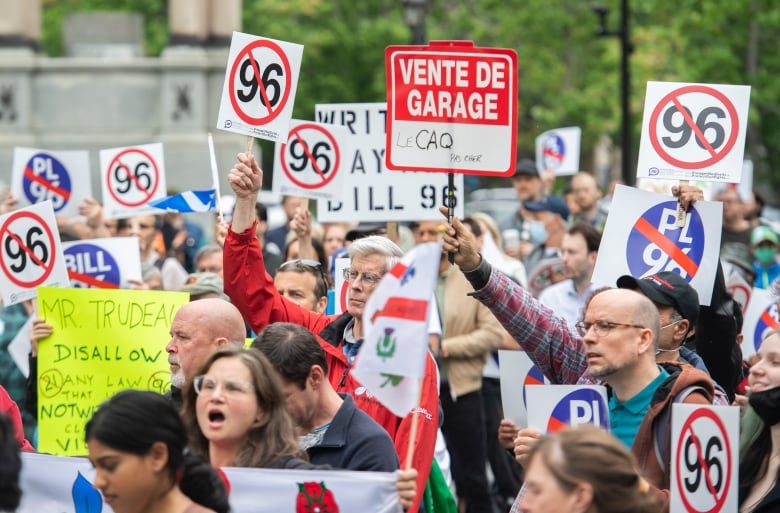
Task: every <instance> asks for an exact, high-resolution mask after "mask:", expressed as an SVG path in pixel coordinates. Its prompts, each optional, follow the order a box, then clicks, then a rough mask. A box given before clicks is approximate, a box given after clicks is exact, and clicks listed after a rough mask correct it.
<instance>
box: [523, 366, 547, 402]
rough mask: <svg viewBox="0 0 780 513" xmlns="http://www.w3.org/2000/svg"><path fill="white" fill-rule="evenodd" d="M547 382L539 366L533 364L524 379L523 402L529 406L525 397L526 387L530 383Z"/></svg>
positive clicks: (539, 383)
mask: <svg viewBox="0 0 780 513" xmlns="http://www.w3.org/2000/svg"><path fill="white" fill-rule="evenodd" d="M545 383H546V382H545V379H544V374H542V371H540V370H539V367H537V366H536V365H533V366H531V368H530V369H529V370H528V374H526V375H525V379H524V380H523V404H524V405H526V406H528V400H527V399H526V397H525V387H527V386H528V385H544V384H545Z"/></svg>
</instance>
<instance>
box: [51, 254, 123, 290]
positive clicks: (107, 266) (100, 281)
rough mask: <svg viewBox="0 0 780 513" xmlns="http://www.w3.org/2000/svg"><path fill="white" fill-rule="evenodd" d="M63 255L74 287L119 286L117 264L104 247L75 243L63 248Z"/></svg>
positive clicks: (112, 287) (104, 287)
mask: <svg viewBox="0 0 780 513" xmlns="http://www.w3.org/2000/svg"><path fill="white" fill-rule="evenodd" d="M64 255H65V266H66V267H67V268H68V276H69V277H70V280H71V284H72V285H73V286H74V287H83V288H102V289H106V288H108V289H116V288H119V285H120V279H121V278H120V273H119V265H118V264H117V262H116V260H114V257H112V256H111V253H109V252H108V251H106V250H105V249H103V248H101V247H100V246H96V245H94V244H87V243H85V244H76V245H74V246H70V247H69V248H67V249H65V251H64Z"/></svg>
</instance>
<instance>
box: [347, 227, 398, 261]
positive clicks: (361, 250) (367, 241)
mask: <svg viewBox="0 0 780 513" xmlns="http://www.w3.org/2000/svg"><path fill="white" fill-rule="evenodd" d="M347 254H348V255H349V259H350V260H352V259H353V258H354V257H355V255H363V256H367V255H375V254H379V255H384V256H385V257H386V258H387V269H392V268H393V267H394V266H395V264H397V263H398V262H400V261H401V258H402V257H403V256H404V252H403V251H401V248H399V247H398V245H397V244H396V243H395V242H393V241H391V240H390V239H388V238H387V237H385V236H383V235H371V236H369V237H363V238H362V239H358V240H356V241H354V242H353V243H352V244H350V245H349V246H348V247H347Z"/></svg>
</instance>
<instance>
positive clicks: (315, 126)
mask: <svg viewBox="0 0 780 513" xmlns="http://www.w3.org/2000/svg"><path fill="white" fill-rule="evenodd" d="M274 155H275V158H274V177H273V178H274V179H273V191H274V192H275V193H277V194H287V195H291V196H303V197H306V198H314V199H320V198H322V199H338V198H340V197H341V195H342V194H343V193H344V175H345V174H346V172H347V171H346V170H347V169H348V167H347V162H348V156H349V155H352V148H351V147H350V135H349V132H347V129H346V128H344V127H343V126H341V125H325V124H322V123H313V122H311V121H299V120H293V122H292V123H291V125H290V134H289V136H288V138H287V142H286V143H284V144H281V143H276V148H275V150H274Z"/></svg>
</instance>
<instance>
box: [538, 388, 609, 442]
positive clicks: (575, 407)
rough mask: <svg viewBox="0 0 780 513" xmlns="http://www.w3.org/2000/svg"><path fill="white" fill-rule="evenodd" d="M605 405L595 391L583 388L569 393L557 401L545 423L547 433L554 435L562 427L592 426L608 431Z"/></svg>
mask: <svg viewBox="0 0 780 513" xmlns="http://www.w3.org/2000/svg"><path fill="white" fill-rule="evenodd" d="M607 417H608V413H607V403H606V401H604V398H603V397H602V395H601V394H600V393H598V392H597V391H596V390H593V389H590V388H584V389H579V390H575V391H573V392H569V393H568V394H566V395H565V396H563V398H562V399H561V400H560V401H558V404H556V405H555V408H553V411H552V414H551V415H550V419H549V420H548V422H547V431H549V432H550V433H555V432H556V431H560V430H561V429H562V428H563V427H564V426H578V425H580V424H593V425H595V426H600V427H602V428H604V429H609V424H608V422H607Z"/></svg>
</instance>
